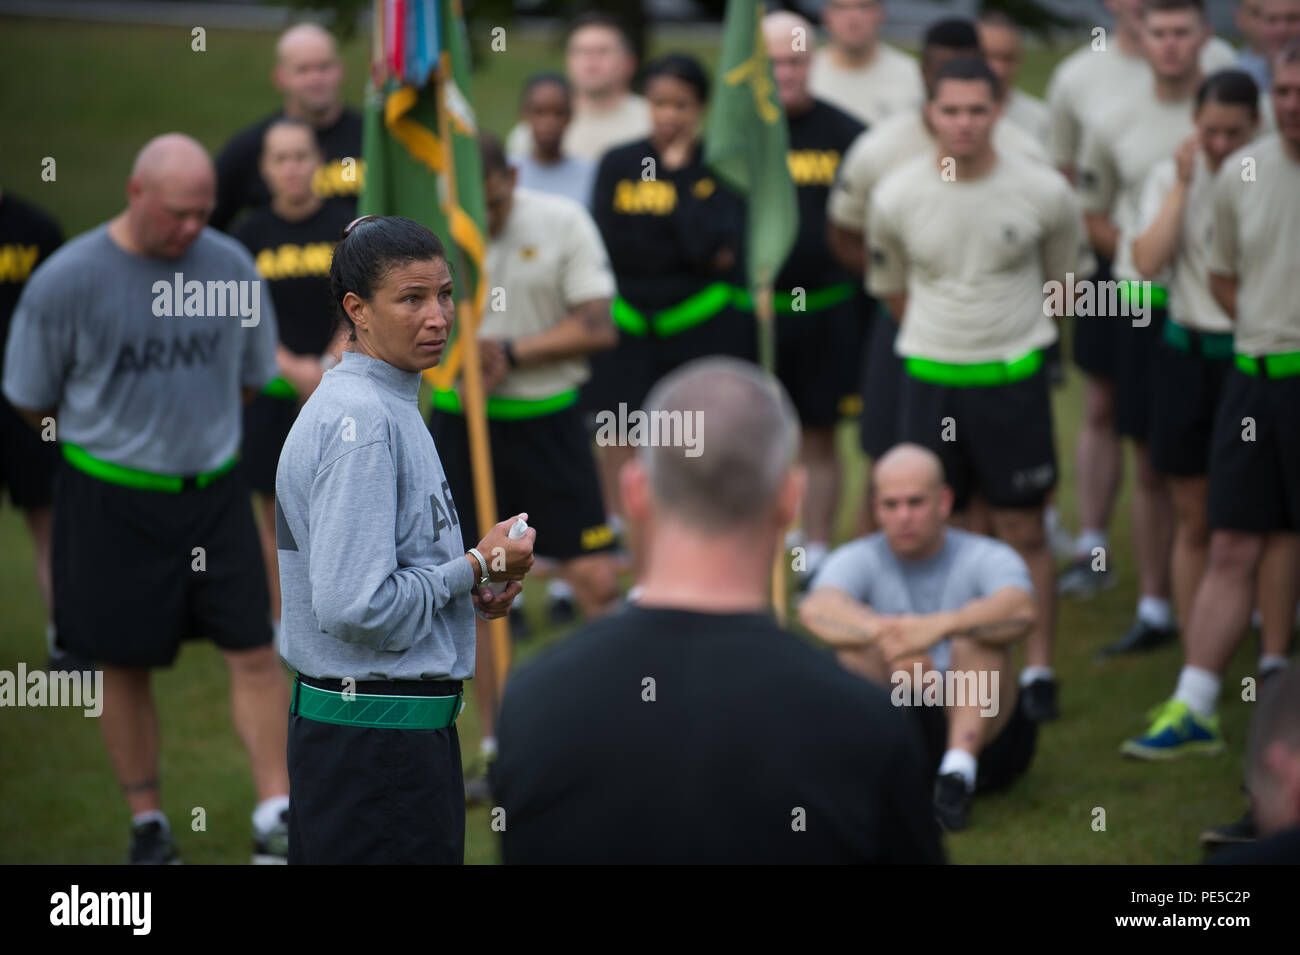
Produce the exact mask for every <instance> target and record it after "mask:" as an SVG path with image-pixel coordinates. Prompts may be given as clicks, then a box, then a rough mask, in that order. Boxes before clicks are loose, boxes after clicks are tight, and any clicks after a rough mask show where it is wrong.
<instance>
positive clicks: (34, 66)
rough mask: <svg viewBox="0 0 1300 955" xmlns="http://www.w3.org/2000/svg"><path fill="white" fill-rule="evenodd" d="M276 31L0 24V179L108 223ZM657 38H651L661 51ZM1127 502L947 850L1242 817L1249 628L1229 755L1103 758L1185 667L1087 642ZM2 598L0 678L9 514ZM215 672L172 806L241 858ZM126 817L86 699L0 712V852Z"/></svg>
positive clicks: (176, 717) (843, 531) (240, 756)
mask: <svg viewBox="0 0 1300 955" xmlns="http://www.w3.org/2000/svg"><path fill="white" fill-rule="evenodd" d="M273 43H274V37H273V36H272V35H271V34H265V33H254V32H243V31H221V30H210V31H209V32H208V37H207V52H205V53H194V52H191V51H190V37H189V31H188V29H180V28H175V29H172V28H161V27H158V28H154V27H136V26H130V27H128V26H110V25H101V24H94V25H90V24H85V25H83V24H73V23H64V22H58V23H54V22H44V21H32V20H0V88H3V89H5V90H6V92H7V95H6V96H5V97H4V98H3V99H0V129H4V130H5V141H4V146H3V149H0V186H3V187H4V188H6V189H12V190H13V191H14V192H16V193H18V194H20V195H23V196H24V197H26V198H27V199H29V200H31V201H34V202H36V203H38V204H39V205H41V206H43V207H45V208H46V209H47V210H49V211H50V212H51V213H53V214H54V215H55V216H56V217H57V218H58V220H59V221H60V223H61V224H62V226H63V228H64V231H65V234H67V235H69V236H71V235H74V234H76V233H78V232H81V231H84V230H86V229H88V228H90V227H92V226H94V225H95V224H97V223H99V222H102V221H103V220H105V219H107V218H109V217H110V216H111V215H113V214H114V213H116V212H117V211H118V210H119V209H120V208H121V206H122V202H123V188H124V182H125V178H126V175H127V172H128V170H129V167H130V164H131V160H132V158H133V156H134V154H135V152H136V151H137V150H138V149H139V147H140V146H141V145H142V144H143V143H144V142H145V140H147V139H148V138H149V137H151V136H153V135H156V134H158V133H161V132H165V131H168V130H181V131H184V132H188V133H190V134H192V135H194V136H196V137H197V138H198V139H199V140H200V141H201V142H203V143H204V144H205V145H206V146H207V147H208V148H209V149H210V150H212V151H213V152H215V151H217V150H218V149H220V147H221V145H222V144H223V143H224V141H225V139H226V138H227V137H228V136H229V135H230V134H231V133H233V132H234V131H235V130H237V129H239V128H240V127H242V126H243V125H246V124H247V123H249V122H251V121H252V120H254V119H256V118H258V117H260V116H262V115H264V114H266V113H268V112H270V111H272V110H273V109H275V107H276V98H275V96H274V94H273V92H272V90H271V87H270V85H269V81H268V78H267V73H268V70H269V68H270V63H271V58H272V47H273ZM673 47H674V48H678V49H681V48H686V49H689V50H691V51H692V52H696V53H697V54H699V55H700V56H701V57H702V58H703V59H705V60H706V62H709V63H710V64H711V63H712V61H713V58H714V56H715V52H714V51H713V50H712V49H711V48H710V47H709V45H708V43H707V41H701V40H694V41H692V42H687V43H674V44H673ZM664 49H666V47H665V46H664V45H663V44H656V45H655V51H656V52H660V51H662V50H664ZM554 50H555V47H554V46H553V44H551V43H549V42H547V41H544V40H541V39H537V38H530V37H526V36H522V35H517V34H516V33H515V32H513V31H512V33H511V34H510V37H509V43H508V52H505V53H497V54H492V53H489V54H487V60H486V63H485V64H484V66H485V68H484V69H483V70H482V71H480V73H479V74H478V75H477V77H476V80H475V87H474V97H475V106H476V108H477V111H478V116H479V120H480V122H481V124H482V125H483V126H484V127H486V128H488V129H491V130H493V131H495V132H497V133H500V134H504V133H505V132H506V130H507V129H508V128H509V127H510V126H511V125H512V123H513V121H514V111H515V99H516V96H517V91H518V89H519V86H520V83H521V81H522V79H523V78H524V77H525V76H527V75H528V74H530V73H532V72H533V71H535V70H537V69H541V68H545V67H554V66H556V65H557V64H558V57H557V56H556V55H555V52H554ZM1063 52H1064V48H1063V49H1061V50H1051V49H1035V50H1031V51H1030V52H1029V55H1028V58H1027V62H1026V67H1025V76H1024V85H1025V87H1026V88H1027V89H1028V90H1030V91H1031V92H1036V93H1037V92H1041V90H1042V87H1043V86H1044V84H1045V82H1046V79H1047V76H1048V74H1049V73H1050V70H1051V67H1052V64H1053V63H1054V62H1055V61H1056V60H1057V59H1058V58H1059V56H1060V55H1062V53H1063ZM343 53H344V57H345V60H346V62H347V68H348V75H349V80H348V86H347V90H348V95H347V98H348V99H349V101H350V102H352V103H353V104H354V105H359V104H360V99H361V90H362V86H361V84H362V82H363V77H364V75H365V72H366V57H367V49H366V46H365V44H364V43H363V42H360V41H355V42H353V43H351V44H349V45H348V46H347V47H345V49H344V51H343ZM46 156H53V157H55V159H56V161H57V164H58V165H57V180H56V181H55V182H42V181H41V179H40V171H41V161H42V158H43V157H46ZM1080 396H1081V382H1080V380H1079V378H1078V377H1077V375H1075V376H1073V377H1072V378H1071V380H1070V381H1069V383H1068V385H1067V387H1066V388H1064V389H1063V390H1062V391H1061V392H1059V393H1058V395H1057V400H1056V406H1055V413H1056V421H1057V436H1058V450H1059V451H1060V454H1061V461H1062V469H1061V470H1062V480H1061V485H1060V487H1059V492H1058V493H1059V500H1060V502H1061V508H1062V510H1063V512H1064V514H1065V517H1066V519H1067V522H1070V523H1072V521H1073V508H1074V491H1073V488H1074V460H1073V446H1074V436H1075V433H1076V431H1077V422H1078V420H1079V417H1080ZM840 438H841V445H842V448H843V450H844V453H845V457H846V461H847V474H846V478H847V480H846V487H847V488H849V489H850V490H851V494H850V495H849V499H848V500H846V501H845V502H844V506H843V510H842V513H841V519H840V524H839V529H840V538H841V539H846V538H847V537H848V535H849V533H850V529H851V527H852V513H853V510H854V509H855V507H856V494H857V490H858V489H859V488H860V486H861V481H862V475H863V460H862V457H861V454H860V452H859V451H858V449H857V444H856V440H855V432H854V431H853V430H852V428H851V426H848V425H846V426H845V427H844V429H843V431H842V433H841V435H840ZM1128 515H1129V499H1128V495H1127V490H1126V492H1125V494H1124V496H1123V497H1122V498H1121V500H1120V503H1119V506H1118V508H1117V512H1116V518H1115V521H1114V526H1113V528H1112V533H1113V540H1114V542H1115V546H1114V548H1113V552H1112V554H1111V566H1112V568H1113V569H1114V571H1115V575H1116V577H1117V578H1118V586H1117V587H1115V588H1114V589H1112V590H1110V591H1107V592H1105V593H1103V594H1101V595H1099V596H1098V597H1096V598H1094V599H1093V600H1091V601H1089V602H1087V603H1066V604H1064V605H1063V606H1062V608H1061V613H1060V625H1059V635H1058V639H1057V655H1056V665H1057V670H1058V673H1059V675H1060V678H1061V683H1062V709H1063V713H1062V718H1061V719H1060V720H1059V721H1058V722H1056V723H1053V724H1050V725H1049V726H1047V727H1046V729H1045V730H1044V731H1043V732H1042V734H1041V735H1040V740H1039V750H1038V755H1037V757H1036V759H1035V762H1034V764H1033V766H1032V767H1031V769H1030V771H1029V773H1028V774H1027V776H1026V777H1024V778H1023V779H1021V780H1020V781H1019V782H1018V783H1017V784H1016V785H1015V786H1014V787H1012V788H1011V789H1010V790H1009V791H1007V792H1005V793H1002V794H999V795H997V796H992V797H987V798H983V799H981V800H980V801H979V802H978V803H977V804H976V807H975V810H974V814H973V825H972V828H971V829H970V830H969V831H967V832H965V833H962V834H960V835H959V836H957V837H954V838H951V839H950V840H949V844H948V848H949V852H950V854H951V857H952V858H953V860H954V861H957V862H964V863H969V862H988V863H1064V862H1097V863H1166V862H1183V863H1187V862H1195V861H1197V860H1198V859H1199V858H1200V854H1199V850H1198V847H1197V845H1196V836H1197V834H1198V833H1199V831H1200V830H1201V829H1202V828H1204V827H1205V826H1207V825H1211V824H1217V823H1220V822H1226V821H1228V820H1229V819H1232V818H1235V817H1236V816H1237V815H1238V814H1239V813H1240V811H1241V809H1242V808H1243V800H1242V797H1241V794H1240V792H1239V781H1240V778H1241V768H1242V767H1241V763H1242V751H1243V748H1244V738H1245V732H1246V727H1247V724H1248V720H1249V709H1248V707H1247V706H1246V705H1244V704H1242V703H1240V702H1238V701H1237V695H1236V694H1235V693H1234V692H1233V690H1232V688H1233V687H1234V686H1237V685H1239V681H1240V679H1241V677H1242V676H1245V675H1248V674H1251V673H1253V654H1254V642H1253V640H1251V641H1248V643H1247V645H1246V646H1245V647H1243V649H1242V650H1241V652H1239V653H1238V654H1237V657H1236V658H1235V659H1234V661H1233V664H1232V666H1231V667H1230V668H1229V671H1228V674H1227V679H1226V681H1225V687H1227V688H1228V689H1227V692H1225V703H1224V705H1223V708H1222V711H1221V717H1222V721H1223V730H1224V733H1225V735H1226V737H1227V739H1228V740H1229V742H1230V744H1231V745H1230V747H1229V751H1228V753H1227V754H1226V755H1223V756H1220V757H1216V758H1212V759H1195V760H1187V761H1182V762H1178V763H1174V764H1172V765H1168V766H1153V765H1147V764H1144V763H1137V762H1133V761H1128V760H1123V759H1121V758H1120V757H1119V756H1118V755H1117V752H1116V749H1117V746H1118V745H1119V743H1120V741H1121V740H1122V739H1124V738H1125V737H1126V736H1129V735H1132V734H1133V733H1134V732H1136V731H1138V730H1139V729H1141V728H1142V725H1143V714H1144V712H1145V710H1146V708H1147V707H1149V706H1151V705H1153V704H1154V703H1156V702H1158V701H1159V700H1161V699H1163V698H1164V697H1165V696H1167V695H1168V694H1169V693H1170V692H1171V690H1172V685H1173V680H1174V677H1175V674H1176V672H1177V667H1178V665H1179V662H1180V653H1179V651H1178V650H1177V649H1174V648H1167V649H1164V650H1161V651H1159V652H1156V653H1153V654H1150V655H1148V656H1144V657H1141V658H1138V659H1125V660H1119V661H1114V662H1111V663H1108V664H1105V665H1099V664H1096V663H1094V662H1093V655H1094V654H1095V652H1096V651H1097V649H1098V648H1100V647H1101V646H1102V645H1103V644H1105V643H1107V642H1109V641H1110V640H1111V639H1113V638H1114V637H1115V636H1117V635H1118V633H1119V632H1120V631H1122V630H1123V629H1124V628H1125V627H1126V626H1127V625H1128V622H1129V619H1130V617H1131V616H1132V612H1133V607H1134V604H1135V599H1136V598H1135V584H1134V568H1133V566H1132V548H1131V546H1130V543H1129V529H1128V527H1129V522H1128ZM529 594H530V597H532V598H533V599H532V600H531V602H530V604H529V613H530V615H532V616H533V617H534V624H535V628H536V629H537V630H538V631H539V636H538V637H537V638H535V639H533V640H531V641H529V642H527V643H526V644H524V645H523V646H522V647H520V648H519V651H518V656H517V659H518V660H521V661H522V660H526V659H527V658H529V657H531V656H532V655H534V654H536V653H537V652H538V651H539V650H540V649H541V648H542V647H543V646H545V645H546V644H548V643H551V642H553V641H555V640H558V639H562V638H563V637H564V636H565V632H559V631H546V630H545V628H544V625H543V621H542V616H541V615H542V613H543V610H544V608H543V606H542V604H543V603H544V601H543V599H542V597H543V593H542V588H541V586H540V585H539V584H537V583H531V584H530V585H529ZM0 608H2V609H0V670H9V671H14V670H16V668H17V665H18V663H19V661H23V662H25V663H26V664H27V665H28V666H29V667H36V666H40V665H42V663H43V661H44V658H45V651H44V629H45V627H44V611H43V608H42V606H41V601H40V598H39V595H38V593H37V590H36V585H35V579H34V576H33V572H32V558H31V546H30V540H29V538H28V536H27V534H26V531H25V527H24V524H23V520H22V518H21V516H20V515H19V514H18V513H16V512H15V511H13V510H12V509H11V508H5V509H3V510H0ZM224 671H225V668H224V666H223V665H222V662H221V660H220V657H219V655H218V654H217V652H216V651H215V650H214V649H213V647H212V646H211V645H208V644H204V643H195V644H192V645H189V646H187V647H186V649H185V650H184V652H183V653H182V654H181V657H180V659H179V661H178V663H177V665H176V666H175V668H174V669H171V670H168V671H162V672H159V673H158V674H157V675H156V677H155V681H154V686H155V689H156V694H157V698H158V704H159V708H160V712H161V715H162V731H163V747H162V766H161V770H162V778H163V780H164V808H165V809H166V810H167V812H168V814H169V816H170V818H171V820H172V825H173V828H174V829H175V830H176V831H177V837H178V840H179V843H180V849H181V852H182V854H183V856H184V858H185V860H186V861H187V862H189V863H242V862H245V861H247V858H248V851H249V843H248V838H249V834H248V827H249V819H248V813H249V811H250V810H251V808H252V804H253V799H254V793H253V788H252V783H251V781H250V779H249V776H248V770H247V763H246V760H245V757H244V753H243V750H242V749H241V747H240V745H239V743H238V740H237V739H236V737H235V734H234V731H233V729H232V728H231V725H230V720H229V708H228V702H227V681H226V676H225V672H224ZM471 687H472V684H471ZM471 695H472V689H471ZM477 724H478V720H477V712H476V710H475V707H474V705H473V703H472V702H471V704H470V705H469V706H467V707H466V709H465V716H464V718H463V719H462V721H461V723H460V727H461V739H462V746H463V748H464V751H465V753H466V754H467V761H468V762H469V763H470V765H471V767H472V759H471V757H472V754H474V753H476V752H477V744H478V736H479V731H478V725H477ZM196 807H202V808H203V809H204V810H205V813H206V817H207V828H206V831H204V832H194V831H192V830H191V827H190V826H189V825H188V823H187V820H188V819H190V818H191V816H192V811H193V809H194V808H196ZM1095 807H1102V808H1104V809H1105V810H1106V831H1104V832H1097V831H1094V830H1093V829H1092V820H1093V810H1094V808H1095ZM489 821H490V817H489V814H488V811H487V810H486V809H477V810H473V811H471V812H470V813H469V815H468V819H467V837H466V861H468V862H495V861H496V859H497V847H496V841H495V837H494V835H493V834H492V832H491V830H490V828H489ZM126 830H127V817H126V813H125V809H124V805H123V803H122V801H121V797H120V795H119V794H118V791H117V786H116V784H115V782H114V779H113V776H112V772H111V770H110V768H109V765H108V760H107V757H106V755H105V752H104V748H103V745H102V743H101V741H100V737H99V732H98V727H97V726H96V725H95V723H94V722H93V721H92V720H89V719H85V718H84V717H83V716H82V715H81V712H80V711H79V710H77V711H73V710H59V709H26V708H24V709H8V708H6V709H4V710H0V863H115V862H119V861H121V859H122V857H123V854H124V852H125V847H126V834H127V832H126Z"/></svg>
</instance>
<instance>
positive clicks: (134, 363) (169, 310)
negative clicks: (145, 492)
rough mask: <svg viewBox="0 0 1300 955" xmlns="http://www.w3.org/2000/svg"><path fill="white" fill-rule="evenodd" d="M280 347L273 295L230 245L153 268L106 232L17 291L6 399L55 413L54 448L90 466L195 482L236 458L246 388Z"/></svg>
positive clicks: (63, 253) (216, 237) (207, 234)
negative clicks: (85, 457) (62, 447)
mask: <svg viewBox="0 0 1300 955" xmlns="http://www.w3.org/2000/svg"><path fill="white" fill-rule="evenodd" d="M254 322H255V323H256V324H254ZM276 341H277V334H276V327H275V312H274V308H273V306H272V305H271V295H270V290H269V289H268V288H266V286H265V284H264V283H262V282H261V281H260V280H259V278H258V274H257V269H256V267H255V266H254V264H253V260H252V258H251V257H250V256H249V254H248V252H247V250H245V249H244V247H243V246H242V245H240V244H239V243H238V242H236V241H235V240H234V239H232V238H230V237H229V236H226V235H223V234H222V233H220V232H217V231H216V230H214V229H204V230H203V231H202V232H201V233H200V234H199V237H198V239H196V240H195V242H194V244H193V245H191V246H190V248H189V249H188V250H187V251H186V253H185V254H184V255H183V256H181V257H180V258H178V259H155V258H146V257H144V256H140V255H135V254H132V253H130V252H127V251H126V250H125V249H123V248H121V247H120V246H119V245H118V244H117V243H116V242H114V241H113V240H112V239H111V238H109V235H108V227H107V225H101V226H99V227H97V228H95V229H93V230H91V231H90V232H87V233H85V234H84V235H80V236H78V237H77V238H75V239H73V240H72V241H71V242H68V243H67V244H66V245H64V246H63V247H62V248H61V249H59V251H57V252H55V253H54V254H53V255H52V256H50V257H49V258H48V259H47V260H46V261H45V262H44V263H42V265H41V266H40V267H39V268H38V269H37V270H36V271H35V272H34V273H33V274H32V277H31V279H30V280H29V281H28V283H27V285H26V287H25V288H24V289H23V294H22V297H21V298H20V299H19V300H18V305H17V307H16V308H15V309H14V315H13V322H12V325H11V327H10V330H9V345H8V349H7V351H6V353H5V367H4V394H5V397H6V398H8V399H9V401H10V402H12V403H13V404H15V405H17V406H18V407H20V408H29V409H33V410H39V409H43V408H57V409H58V411H57V417H56V421H57V428H58V439H59V440H60V441H62V442H66V443H69V444H74V445H77V446H79V447H80V448H82V449H83V450H84V451H86V452H87V453H88V454H90V455H91V456H92V457H95V458H99V459H100V460H103V461H109V462H111V463H113V464H120V465H123V466H125V467H130V468H136V469H138V470H141V471H151V472H154V473H157V474H178V475H191V474H200V473H202V472H204V471H210V470H212V469H214V468H216V467H217V466H219V465H221V464H222V463H224V462H225V461H227V460H228V459H229V458H230V457H231V456H232V455H233V454H235V452H236V451H237V450H238V448H239V443H240V427H241V421H242V414H241V397H240V389H241V387H246V388H255V389H258V388H262V387H263V386H265V385H266V383H267V382H268V381H270V380H271V379H272V378H274V377H275V374H276V364H275V345H276Z"/></svg>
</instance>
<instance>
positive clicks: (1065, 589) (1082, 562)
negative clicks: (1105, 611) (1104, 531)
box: [1056, 557, 1115, 598]
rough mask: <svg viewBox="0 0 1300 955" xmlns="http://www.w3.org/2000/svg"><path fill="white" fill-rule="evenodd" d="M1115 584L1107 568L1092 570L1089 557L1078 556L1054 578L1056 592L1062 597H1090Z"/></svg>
mask: <svg viewBox="0 0 1300 955" xmlns="http://www.w3.org/2000/svg"><path fill="white" fill-rule="evenodd" d="M1114 586H1115V578H1114V576H1113V575H1112V574H1111V572H1110V571H1109V570H1093V569H1092V558H1091V557H1079V558H1076V559H1075V560H1073V561H1071V562H1070V565H1069V566H1068V567H1066V568H1065V569H1064V570H1062V571H1061V573H1060V575H1059V576H1058V577H1057V578H1056V592H1057V593H1058V594H1060V595H1061V596H1062V597H1083V598H1087V597H1091V596H1093V595H1094V594H1097V593H1098V592H1100V591H1102V590H1106V589H1107V588H1110V587H1114Z"/></svg>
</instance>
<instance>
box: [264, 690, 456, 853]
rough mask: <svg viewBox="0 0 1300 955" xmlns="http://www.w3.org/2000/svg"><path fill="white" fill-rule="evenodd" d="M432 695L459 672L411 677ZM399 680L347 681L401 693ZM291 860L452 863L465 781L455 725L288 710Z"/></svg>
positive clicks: (376, 691)
mask: <svg viewBox="0 0 1300 955" xmlns="http://www.w3.org/2000/svg"><path fill="white" fill-rule="evenodd" d="M418 684H419V687H420V688H421V689H422V690H424V691H425V692H428V693H430V694H434V695H451V694H453V693H457V692H459V691H460V688H461V683H460V681H459V680H454V681H452V680H444V681H418ZM411 688H412V683H411V682H408V681H393V682H382V681H375V682H365V681H360V682H358V683H357V684H356V692H358V693H395V692H407V691H409V690H410V689H411ZM288 759H289V864H290V865H418V864H425V865H461V864H462V863H464V861H465V780H464V777H463V775H462V771H461V763H460V737H459V736H458V735H457V733H456V727H455V726H449V727H447V728H446V729H436V730H407V729H396V728H390V727H382V728H381V727H369V726H339V725H336V724H334V723H321V722H318V721H316V720H312V719H308V718H307V717H305V716H298V715H296V714H293V713H290V714H289V747H288Z"/></svg>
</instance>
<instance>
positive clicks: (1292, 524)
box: [1209, 367, 1300, 534]
mask: <svg viewBox="0 0 1300 955" xmlns="http://www.w3.org/2000/svg"><path fill="white" fill-rule="evenodd" d="M1209 523H1210V527H1211V528H1213V529H1222V530H1234V531H1244V532H1247V533H1253V534H1266V533H1269V532H1271V531H1292V532H1294V531H1300V375H1296V376H1293V377H1290V378H1277V379H1267V378H1257V377H1255V376H1253V375H1248V374H1246V373H1245V372H1243V371H1242V370H1241V369H1239V368H1235V367H1234V368H1232V369H1231V370H1230V371H1229V372H1228V376H1227V380H1226V381H1225V382H1224V385H1223V395H1222V397H1221V398H1220V401H1219V413H1218V417H1217V418H1216V419H1215V422H1214V439H1213V445H1212V448H1211V457H1210V519H1209Z"/></svg>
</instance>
